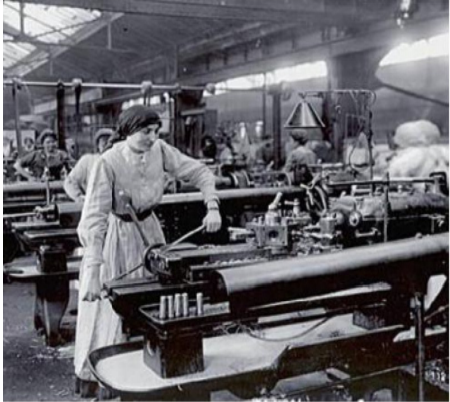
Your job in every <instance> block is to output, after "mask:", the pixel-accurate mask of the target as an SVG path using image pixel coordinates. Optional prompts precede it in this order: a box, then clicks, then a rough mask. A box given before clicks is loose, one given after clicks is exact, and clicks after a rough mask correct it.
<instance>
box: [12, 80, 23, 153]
mask: <svg viewBox="0 0 450 402" xmlns="http://www.w3.org/2000/svg"><path fill="white" fill-rule="evenodd" d="M18 90H19V85H18V84H17V81H14V82H13V86H12V96H13V100H14V124H15V128H16V140H17V153H18V156H19V157H20V156H22V132H21V131H20V110H19V97H18V93H17V91H18Z"/></svg>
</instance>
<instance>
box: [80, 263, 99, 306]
mask: <svg viewBox="0 0 450 402" xmlns="http://www.w3.org/2000/svg"><path fill="white" fill-rule="evenodd" d="M82 280H83V282H84V283H83V284H82V286H80V297H81V300H82V301H88V302H93V301H96V300H100V299H101V290H102V289H101V285H100V265H88V266H86V268H84V270H83V279H82Z"/></svg>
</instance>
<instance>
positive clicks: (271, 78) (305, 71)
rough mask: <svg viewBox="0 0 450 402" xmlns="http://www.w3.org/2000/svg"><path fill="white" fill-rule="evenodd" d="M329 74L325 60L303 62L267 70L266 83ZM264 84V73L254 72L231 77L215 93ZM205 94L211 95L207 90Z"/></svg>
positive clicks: (291, 80) (217, 86)
mask: <svg viewBox="0 0 450 402" xmlns="http://www.w3.org/2000/svg"><path fill="white" fill-rule="evenodd" d="M327 74H328V71H327V64H326V63H325V61H317V62H314V63H302V64H297V65H295V66H292V67H284V68H278V69H276V70H273V71H269V72H267V73H266V74H265V75H266V84H267V85H271V84H277V83H280V82H293V81H304V80H310V79H312V78H320V77H326V76H327ZM263 85H264V74H262V73H261V74H252V75H246V76H243V77H237V78H231V79H229V80H226V81H222V82H219V83H217V84H216V91H215V95H220V94H223V93H225V92H226V91H227V90H241V89H242V90H248V89H252V88H258V87H262V86H263ZM204 95H205V96H211V94H210V93H208V92H207V91H205V94H204Z"/></svg>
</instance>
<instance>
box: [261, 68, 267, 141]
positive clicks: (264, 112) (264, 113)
mask: <svg viewBox="0 0 450 402" xmlns="http://www.w3.org/2000/svg"><path fill="white" fill-rule="evenodd" d="M266 108H267V74H266V73H264V83H263V90H262V122H263V132H262V136H263V138H266V133H267V128H266V124H267V110H266Z"/></svg>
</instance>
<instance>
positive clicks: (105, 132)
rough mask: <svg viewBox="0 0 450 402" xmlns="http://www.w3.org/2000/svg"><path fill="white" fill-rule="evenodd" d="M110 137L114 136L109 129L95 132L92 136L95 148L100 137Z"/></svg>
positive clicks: (112, 131)
mask: <svg viewBox="0 0 450 402" xmlns="http://www.w3.org/2000/svg"><path fill="white" fill-rule="evenodd" d="M112 135H114V130H112V129H110V128H101V129H99V130H97V132H96V133H95V136H94V143H95V145H96V146H97V145H98V140H99V139H100V138H101V137H111V136H112Z"/></svg>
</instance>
